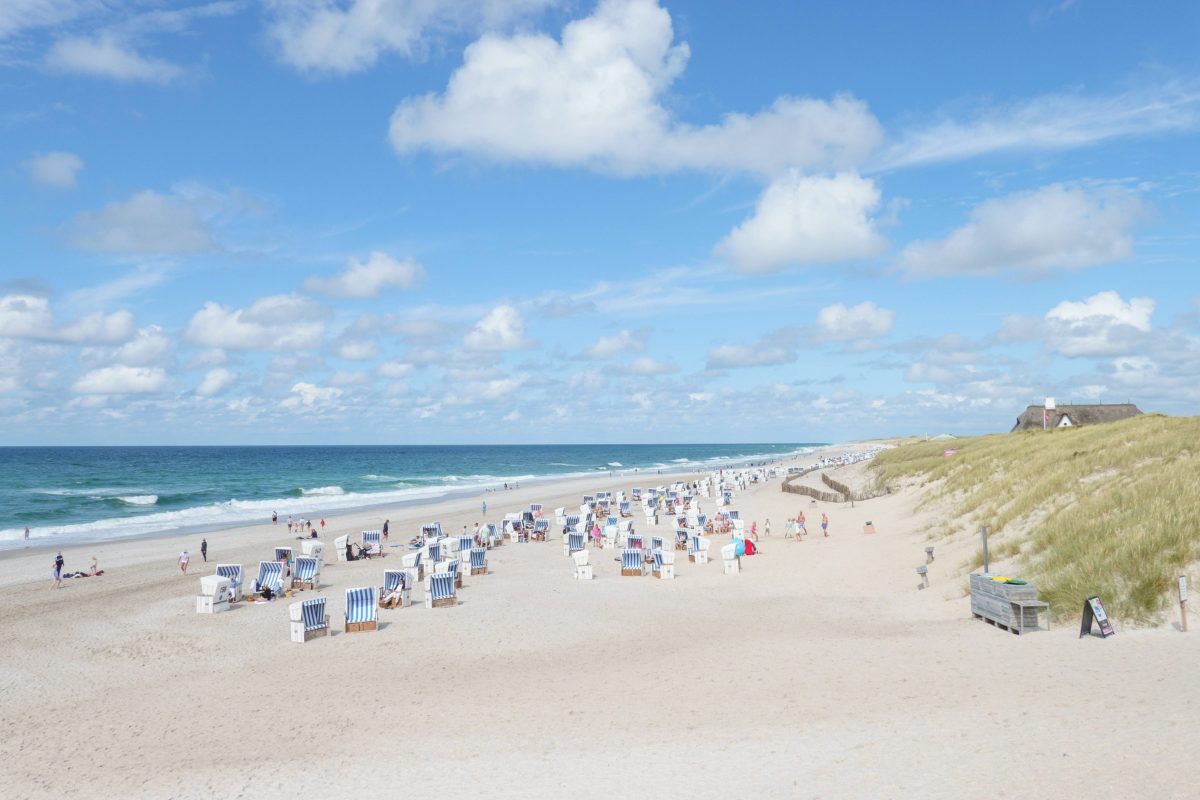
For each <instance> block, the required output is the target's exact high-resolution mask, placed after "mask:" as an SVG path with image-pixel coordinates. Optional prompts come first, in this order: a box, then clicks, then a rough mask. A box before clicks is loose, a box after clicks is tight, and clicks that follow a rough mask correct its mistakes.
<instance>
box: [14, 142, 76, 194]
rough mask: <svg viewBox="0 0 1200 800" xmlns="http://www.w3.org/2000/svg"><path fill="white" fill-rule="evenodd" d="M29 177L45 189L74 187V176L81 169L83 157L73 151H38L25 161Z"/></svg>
mask: <svg viewBox="0 0 1200 800" xmlns="http://www.w3.org/2000/svg"><path fill="white" fill-rule="evenodd" d="M25 168H26V169H27V170H29V178H30V180H32V181H33V182H34V183H36V184H37V185H38V186H42V187H44V188H47V189H74V188H75V178H76V176H77V175H78V174H79V171H80V170H81V169H83V159H81V158H80V157H79V156H77V155H75V154H74V153H67V152H63V151H61V150H55V151H53V152H50V153H39V154H38V155H36V156H34V157H33V158H31V159H29V160H28V161H26V162H25Z"/></svg>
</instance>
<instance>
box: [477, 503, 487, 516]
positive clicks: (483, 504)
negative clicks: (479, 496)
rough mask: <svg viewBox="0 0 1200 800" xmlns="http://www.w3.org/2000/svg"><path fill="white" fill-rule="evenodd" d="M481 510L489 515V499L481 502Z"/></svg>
mask: <svg viewBox="0 0 1200 800" xmlns="http://www.w3.org/2000/svg"><path fill="white" fill-rule="evenodd" d="M479 510H480V511H482V512H483V516H485V517H486V516H487V500H484V501H483V502H482V503H480V504H479Z"/></svg>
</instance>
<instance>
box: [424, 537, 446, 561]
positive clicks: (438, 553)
mask: <svg viewBox="0 0 1200 800" xmlns="http://www.w3.org/2000/svg"><path fill="white" fill-rule="evenodd" d="M425 549H426V551H427V552H428V553H429V563H431V564H436V563H437V562H439V561H441V560H442V543H441V542H440V541H439V542H430V543H429V544H427V545H425Z"/></svg>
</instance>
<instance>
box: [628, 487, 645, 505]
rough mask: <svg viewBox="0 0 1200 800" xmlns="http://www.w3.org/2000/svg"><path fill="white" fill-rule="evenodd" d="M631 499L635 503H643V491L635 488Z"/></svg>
mask: <svg viewBox="0 0 1200 800" xmlns="http://www.w3.org/2000/svg"><path fill="white" fill-rule="evenodd" d="M630 499H631V500H633V502H635V503H640V502H642V490H641V489H638V488H636V487H635V488H634V489H633V492H632V493H631V494H630Z"/></svg>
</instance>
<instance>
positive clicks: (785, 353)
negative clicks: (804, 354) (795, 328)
mask: <svg viewBox="0 0 1200 800" xmlns="http://www.w3.org/2000/svg"><path fill="white" fill-rule="evenodd" d="M795 360H796V354H795V352H793V351H792V350H790V349H789V348H786V347H779V346H776V345H769V344H767V343H765V342H763V341H760V342H759V343H758V344H755V345H742V344H723V345H720V346H718V347H714V348H713V349H711V350H709V351H708V368H709V369H739V368H741V367H771V366H775V365H778V364H790V363H792V362H793V361H795Z"/></svg>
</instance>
